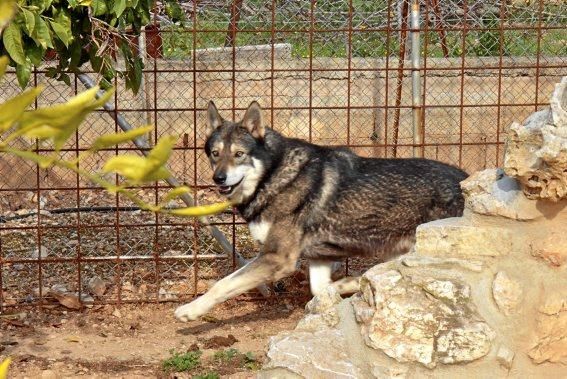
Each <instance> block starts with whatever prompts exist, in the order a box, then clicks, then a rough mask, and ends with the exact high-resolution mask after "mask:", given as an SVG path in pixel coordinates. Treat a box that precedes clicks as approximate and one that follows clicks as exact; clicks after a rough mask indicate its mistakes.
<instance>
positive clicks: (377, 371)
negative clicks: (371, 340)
mask: <svg viewBox="0 0 567 379" xmlns="http://www.w3.org/2000/svg"><path fill="white" fill-rule="evenodd" d="M407 373H408V369H407V368H406V367H403V366H402V367H384V366H378V365H374V366H373V367H372V376H373V377H374V378H375V379H404V378H406V377H407Z"/></svg>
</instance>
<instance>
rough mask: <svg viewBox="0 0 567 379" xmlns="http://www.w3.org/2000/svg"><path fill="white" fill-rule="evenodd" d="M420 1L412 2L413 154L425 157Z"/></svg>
mask: <svg viewBox="0 0 567 379" xmlns="http://www.w3.org/2000/svg"><path fill="white" fill-rule="evenodd" d="M419 17H420V14H419V1H418V0H413V1H412V4H411V93H412V120H413V156H414V157H423V138H422V131H421V73H420V68H421V60H420V54H421V46H420V42H419V33H420V30H419Z"/></svg>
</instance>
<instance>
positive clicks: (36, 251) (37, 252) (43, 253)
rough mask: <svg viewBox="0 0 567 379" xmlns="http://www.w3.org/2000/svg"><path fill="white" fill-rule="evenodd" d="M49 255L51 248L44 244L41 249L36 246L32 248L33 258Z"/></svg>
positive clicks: (42, 257)
mask: <svg viewBox="0 0 567 379" xmlns="http://www.w3.org/2000/svg"><path fill="white" fill-rule="evenodd" d="M48 255H49V250H47V247H45V246H42V247H40V248H39V249H37V248H35V249H33V250H32V252H31V257H32V258H33V259H39V258H41V259H45V258H47V256H48Z"/></svg>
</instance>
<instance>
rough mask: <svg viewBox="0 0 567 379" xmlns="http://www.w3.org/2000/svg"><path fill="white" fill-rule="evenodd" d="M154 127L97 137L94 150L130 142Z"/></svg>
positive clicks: (149, 126)
mask: <svg viewBox="0 0 567 379" xmlns="http://www.w3.org/2000/svg"><path fill="white" fill-rule="evenodd" d="M153 129H154V127H153V126H151V125H148V126H144V127H141V128H137V129H133V130H129V131H127V132H124V133H116V134H106V135H103V136H100V137H99V138H97V139H96V140H95V141H94V143H93V146H92V148H91V149H92V150H100V149H104V148H107V147H112V146H115V145H119V144H121V143H124V142H130V141H132V140H133V139H136V138H138V137H141V136H143V135H145V134H147V133H149V132H150V131H152V130H153Z"/></svg>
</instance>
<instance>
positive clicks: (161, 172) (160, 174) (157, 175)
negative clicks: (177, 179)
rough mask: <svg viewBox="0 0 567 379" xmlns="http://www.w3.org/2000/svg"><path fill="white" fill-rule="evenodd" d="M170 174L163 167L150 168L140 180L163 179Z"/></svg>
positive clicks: (152, 180)
mask: <svg viewBox="0 0 567 379" xmlns="http://www.w3.org/2000/svg"><path fill="white" fill-rule="evenodd" d="M170 176H171V173H170V172H169V171H168V170H167V168H165V167H159V168H158V169H157V170H152V171H150V172H149V173H147V174H146V175H145V176H144V177H143V178H142V179H141V181H142V182H154V181H156V180H164V179H167V178H169V177H170Z"/></svg>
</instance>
